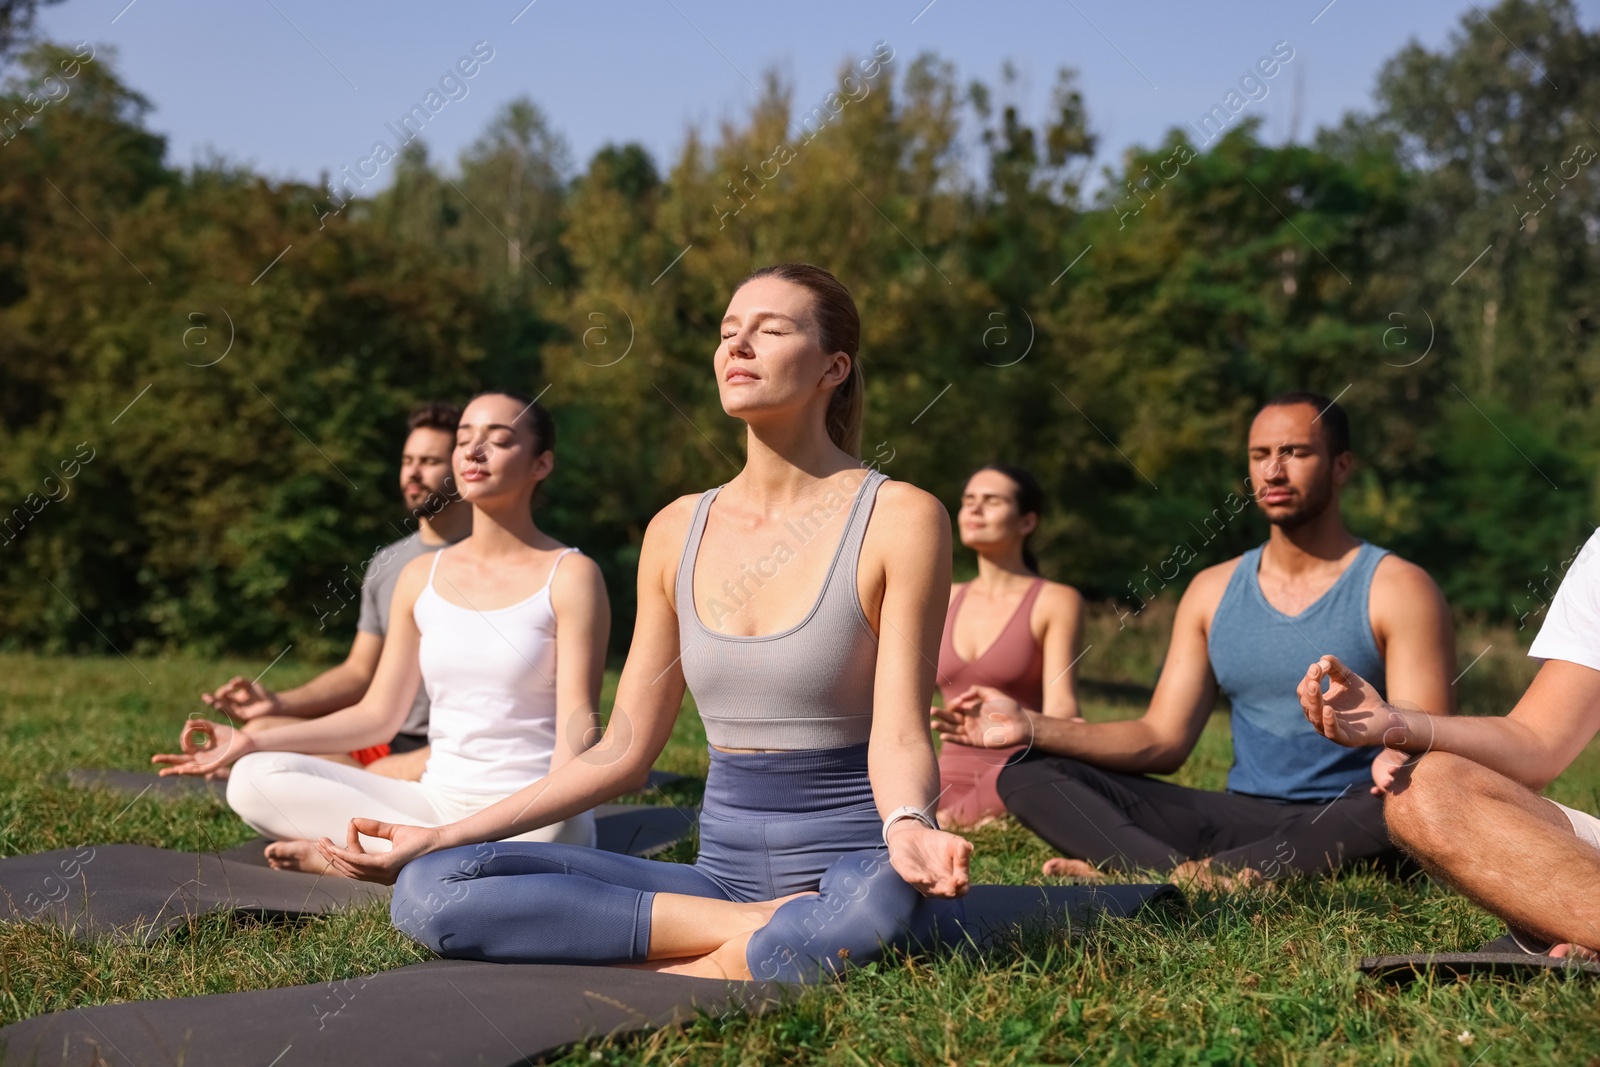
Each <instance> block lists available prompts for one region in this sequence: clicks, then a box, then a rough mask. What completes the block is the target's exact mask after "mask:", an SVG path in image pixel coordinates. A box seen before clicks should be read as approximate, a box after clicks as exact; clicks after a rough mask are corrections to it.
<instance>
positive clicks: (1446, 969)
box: [1357, 952, 1600, 985]
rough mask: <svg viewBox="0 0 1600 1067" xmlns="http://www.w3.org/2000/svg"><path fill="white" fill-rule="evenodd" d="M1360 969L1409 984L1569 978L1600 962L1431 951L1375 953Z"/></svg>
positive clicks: (1595, 970) (1598, 969) (1590, 973)
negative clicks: (1421, 980)
mask: <svg viewBox="0 0 1600 1067" xmlns="http://www.w3.org/2000/svg"><path fill="white" fill-rule="evenodd" d="M1357 969H1358V970H1360V971H1361V972H1362V973H1363V974H1367V975H1370V976H1371V977H1373V978H1376V979H1378V980H1379V981H1380V982H1387V983H1389V984H1390V985H1407V984H1409V983H1411V982H1414V981H1416V980H1417V979H1419V978H1423V977H1426V976H1428V975H1433V976H1435V977H1438V978H1453V979H1464V978H1477V977H1485V976H1487V977H1494V978H1507V979H1511V980H1513V981H1523V982H1525V981H1528V980H1529V979H1532V978H1534V977H1536V976H1537V975H1541V974H1550V973H1554V974H1560V975H1564V976H1567V977H1573V978H1577V977H1594V976H1596V975H1600V963H1589V962H1586V961H1583V960H1569V959H1556V958H1554V957H1551V956H1542V955H1535V954H1533V953H1529V952H1429V953H1424V954H1422V955H1417V956H1372V957H1368V958H1367V959H1364V960H1362V961H1361V962H1360V963H1359V964H1358V965H1357Z"/></svg>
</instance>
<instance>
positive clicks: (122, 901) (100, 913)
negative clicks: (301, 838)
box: [0, 845, 390, 941]
mask: <svg viewBox="0 0 1600 1067" xmlns="http://www.w3.org/2000/svg"><path fill="white" fill-rule="evenodd" d="M389 892H390V891H389V889H388V887H387V886H379V885H373V884H371V883H367V882H355V881H352V880H350V879H348V878H325V877H320V876H318V875H314V874H298V873H294V872H291V871H274V870H271V869H270V868H267V867H257V866H254V865H251V864H246V863H237V862H234V861H233V860H225V859H223V858H222V857H220V856H217V855H214V854H211V853H203V852H201V853H195V852H171V851H169V850H167V849H164V848H153V847H151V846H150V845H90V846H86V847H84V848H79V849H58V850H56V851H54V852H39V853H35V854H33V855H30V856H11V857H8V858H6V859H3V860H0V917H3V918H6V919H11V920H13V921H34V922H50V923H55V924H56V925H58V926H62V927H64V928H66V930H67V931H68V932H69V933H71V934H73V935H74V936H76V937H92V936H99V935H111V936H120V937H133V938H138V939H142V940H145V941H151V940H154V939H155V938H156V937H158V936H160V934H161V933H162V931H164V930H167V929H170V928H172V927H174V926H181V925H183V924H184V923H185V922H186V921H187V920H188V917H189V916H191V915H200V914H204V913H206V912H212V911H245V912H253V913H255V914H259V915H264V916H269V917H286V916H296V915H306V914H315V913H318V912H324V911H330V910H332V909H334V908H339V907H344V906H347V905H349V904H353V903H359V902H361V901H366V900H383V899H387V898H388V896H389Z"/></svg>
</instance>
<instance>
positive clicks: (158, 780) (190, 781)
mask: <svg viewBox="0 0 1600 1067" xmlns="http://www.w3.org/2000/svg"><path fill="white" fill-rule="evenodd" d="M683 777H684V776H683V775H681V774H673V773H672V772H671V771H651V772H650V784H649V786H646V787H645V789H648V788H650V786H656V787H660V786H664V785H671V784H672V783H673V782H681V781H683ZM67 782H68V784H69V785H72V786H74V787H76V788H78V789H109V790H110V791H111V792H113V793H120V794H122V795H123V796H126V797H141V796H144V795H146V794H148V795H150V796H157V797H189V796H214V797H216V798H217V799H218V800H223V799H224V798H226V797H227V795H228V783H227V782H226V781H225V780H222V779H217V780H215V781H211V780H207V779H205V778H200V777H196V776H194V775H181V774H169V775H167V777H165V778H162V777H161V776H160V775H158V774H156V773H155V772H154V771H120V770H112V769H99V768H93V769H84V768H80V769H78V770H73V771H68V772H67ZM640 792H644V790H640Z"/></svg>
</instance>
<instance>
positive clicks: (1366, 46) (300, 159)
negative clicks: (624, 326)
mask: <svg viewBox="0 0 1600 1067" xmlns="http://www.w3.org/2000/svg"><path fill="white" fill-rule="evenodd" d="M1483 9H1484V10H1488V6H1487V5H1483ZM1581 10H1582V11H1583V15H1582V18H1583V21H1584V24H1585V25H1586V26H1589V27H1591V28H1592V27H1593V26H1594V25H1595V24H1596V22H1597V21H1600V0H1584V3H1583V4H1582V7H1581ZM1463 13H1474V6H1473V4H1471V3H1462V2H1458V0H1403V2H1396V0H1334V2H1333V3H1332V4H1331V5H1329V4H1328V3H1327V0H1278V2H1265V0H1238V2H1227V3H1199V2H1183V3H1180V2H1176V0H1166V2H1160V3H1154V2H1131V0H1128V2H1117V0H1060V2H1057V3H1042V2H1033V3H992V2H991V3H983V2H979V0H934V2H933V3H932V4H931V5H929V4H928V3H927V0H866V2H863V0H857V2H854V3H851V2H843V0H808V2H804V3H797V2H787V3H773V2H767V3H754V2H751V3H743V4H732V3H718V2H714V0H630V2H623V0H590V2H579V0H535V2H534V3H532V4H531V5H530V4H528V3H527V0H492V2H487V0H486V2H481V3H474V4H471V5H448V4H443V3H429V4H422V3H415V2H388V3H377V2H372V0H369V2H364V3H355V2H345V3H315V2H313V0H231V2H228V3H217V2H215V0H211V2H206V0H134V2H133V3H132V4H131V5H130V4H129V3H128V0H68V2H67V3H65V4H63V5H61V6H59V7H52V8H48V9H46V10H45V11H44V12H43V14H42V16H41V19H40V22H41V26H42V28H43V30H44V31H45V32H46V34H47V35H48V36H50V37H52V38H54V39H57V40H61V41H65V42H69V43H76V42H78V41H80V40H88V41H90V42H93V43H96V44H101V43H109V44H113V45H115V46H116V47H117V49H118V52H119V55H118V61H117V65H118V69H119V70H120V72H121V74H122V76H123V77H124V79H125V80H126V81H127V82H128V83H129V84H131V85H132V86H133V87H134V88H136V89H138V90H139V91H140V92H143V93H144V94H145V95H146V96H148V97H149V98H150V99H151V101H152V102H153V103H154V104H155V110H154V113H153V114H152V115H151V117H150V123H151V125H152V126H153V127H154V128H155V129H156V130H158V131H159V132H161V133H164V134H166V135H167V136H168V138H169V160H170V161H171V162H173V163H175V164H177V165H180V166H184V165H188V164H190V163H192V162H195V161H197V160H200V159H203V158H204V157H205V156H206V154H207V153H208V152H210V151H215V152H218V153H220V154H222V155H223V156H225V157H227V158H229V159H232V160H234V161H236V162H242V163H247V164H249V165H251V166H252V167H254V168H255V169H256V170H257V171H259V172H262V173H265V174H267V175H269V176H273V177H279V178H297V179H301V180H305V181H315V180H316V179H317V177H318V174H319V173H320V172H322V171H324V170H326V171H329V172H336V171H337V170H338V169H339V167H340V166H341V165H344V164H350V165H351V166H352V167H353V166H354V165H355V163H356V161H357V160H359V159H361V158H362V157H364V156H366V155H367V154H368V153H369V152H370V151H371V149H372V146H373V142H374V141H376V140H378V139H387V140H389V141H390V142H391V143H392V142H393V140H394V138H393V137H392V136H388V135H387V134H386V130H385V125H384V124H385V123H386V122H395V121H398V119H399V118H400V116H401V115H402V114H403V113H405V112H406V111H407V110H408V108H409V107H410V106H411V104H413V103H415V102H420V101H421V100H422V98H423V96H424V94H425V93H426V92H427V91H428V89H430V88H432V87H434V86H435V85H436V84H437V83H438V81H439V79H440V77H441V75H443V74H445V73H446V72H447V71H448V70H449V69H450V68H451V67H452V65H453V64H455V63H456V61H457V60H458V59H459V58H461V57H463V56H466V55H468V53H469V52H470V51H471V50H472V46H473V44H474V43H475V42H478V41H484V42H487V44H488V46H489V47H490V48H492V49H493V50H494V58H493V59H492V60H490V61H489V63H488V64H487V65H484V66H483V67H482V68H481V69H480V70H479V71H478V73H477V74H476V76H475V77H473V78H472V79H471V80H470V81H468V82H467V83H466V84H467V95H466V96H465V97H464V98H462V99H459V100H457V101H453V102H451V103H449V104H448V105H447V106H446V107H445V108H444V109H443V110H441V111H440V112H439V113H438V114H437V115H435V116H434V117H433V118H432V119H431V120H430V122H429V123H428V126H427V129H426V131H425V133H424V139H425V140H426V141H427V142H428V145H429V148H430V150H431V151H432V153H433V156H434V158H435V160H436V161H437V160H444V161H447V162H448V163H450V164H451V165H452V166H453V164H454V161H455V158H456V155H457V154H458V153H459V152H460V150H461V149H462V148H464V147H465V146H466V145H467V144H468V143H469V142H471V141H472V140H473V138H475V137H476V136H477V135H478V134H479V133H480V132H481V131H482V129H483V127H484V125H485V124H486V123H487V122H488V120H489V118H490V116H491V115H492V114H493V113H494V111H495V109H496V108H497V107H498V106H499V105H500V104H502V103H504V102H505V101H507V100H510V99H512V98H514V97H516V96H519V95H521V94H527V95H529V96H530V97H532V98H533V99H534V100H535V101H536V102H537V103H538V104H539V105H540V106H541V107H543V108H544V109H545V111H546V112H547V114H548V115H549V116H550V118H551V121H552V125H553V126H554V127H555V129H556V130H557V131H559V132H560V133H561V134H562V135H564V136H565V137H566V139H567V141H568V143H569V144H570V145H571V147H572V155H573V161H574V163H575V164H576V165H577V166H579V167H581V166H582V165H583V164H584V162H585V161H587V159H588V158H589V157H590V156H591V155H592V154H593V153H594V152H595V150H597V149H598V148H600V147H601V146H602V145H604V144H606V143H607V142H624V141H639V142H641V143H643V144H644V145H646V146H647V147H648V148H649V149H650V151H651V153H652V154H653V155H654V156H655V158H656V160H657V163H658V165H660V166H662V168H663V169H665V168H666V166H668V165H669V164H670V162H671V160H672V159H673V158H674V157H675V155H676V153H677V150H678V148H679V147H680V146H681V145H682V143H683V138H684V134H685V132H686V130H688V129H689V128H691V127H695V128H698V129H700V130H701V131H703V132H705V133H707V134H714V133H715V131H716V128H717V125H718V123H719V122H720V121H722V120H724V119H734V120H739V119H742V118H743V117H744V116H745V114H746V113H747V110H748V108H749V106H750V104H751V102H752V101H753V100H754V99H755V96H756V90H755V88H754V85H758V84H759V83H760V80H761V73H762V71H763V70H765V69H767V68H770V67H776V68H777V69H778V70H779V71H780V72H781V73H783V74H784V75H785V76H786V77H787V78H788V79H789V80H790V82H791V83H792V84H793V85H794V86H795V91H796V102H797V104H799V103H804V104H806V105H810V104H812V103H815V102H819V101H820V100H821V99H822V98H823V96H824V95H825V94H826V93H827V92H828V91H829V90H830V89H832V88H834V87H835V86H836V85H837V79H838V72H839V68H840V64H841V63H842V62H843V61H844V59H845V58H846V57H847V56H848V55H855V56H858V57H860V56H865V55H866V54H868V53H869V52H870V51H871V50H872V47H873V44H874V42H876V41H879V40H883V41H886V42H888V43H889V44H890V45H891V46H892V47H893V48H894V50H895V53H896V58H895V61H894V63H893V64H892V66H897V67H900V68H901V69H903V68H904V66H905V64H906V63H907V62H908V61H909V60H910V59H911V58H912V57H914V56H915V55H917V54H918V53H920V52H923V51H925V50H933V51H936V52H937V53H939V54H940V55H941V56H942V57H944V58H945V59H948V60H950V61H952V62H953V63H954V64H955V66H956V69H957V73H958V76H959V78H960V79H961V81H962V83H963V84H964V83H965V82H966V81H968V80H970V79H972V78H978V79H981V80H983V81H985V82H987V83H989V84H990V85H991V87H997V86H998V83H999V73H1000V67H1001V64H1002V63H1003V62H1004V61H1005V60H1007V59H1010V60H1012V61H1013V62H1014V63H1015V64H1016V66H1017V68H1018V69H1019V70H1020V71H1021V73H1022V75H1023V81H1022V83H1021V85H1020V87H1019V89H1018V100H1017V101H1016V102H1017V103H1019V104H1020V106H1021V107H1022V109H1023V113H1024V115H1025V116H1027V117H1028V118H1030V119H1033V120H1035V121H1037V120H1038V119H1040V118H1041V117H1042V116H1043V114H1044V109H1045V107H1046V105H1047V103H1048V94H1049V91H1050V88H1051V86H1052V84H1053V82H1054V80H1055V71H1056V69H1057V68H1058V67H1061V66H1063V65H1065V66H1072V67H1076V68H1077V69H1078V70H1079V71H1080V73H1081V78H1082V84H1083V87H1084V91H1085V96H1086V98H1087V105H1088V109H1089V115H1090V118H1091V121H1092V123H1093V126H1094V128H1095V130H1096V131H1097V132H1098V133H1099V134H1100V135H1101V138H1102V140H1101V160H1102V161H1107V160H1115V159H1116V158H1117V156H1118V155H1119V154H1120V152H1121V151H1122V149H1124V148H1126V147H1127V146H1128V145H1130V144H1135V143H1140V144H1146V145H1149V144H1153V143H1155V142H1156V141H1158V140H1159V139H1160V138H1161V137H1162V135H1163V133H1164V132H1165V131H1166V130H1167V129H1168V128H1169V127H1171V126H1173V125H1176V124H1180V123H1185V122H1189V121H1193V120H1196V119H1198V117H1199V116H1200V114H1201V113H1202V112H1204V111H1205V110H1206V109H1207V108H1208V107H1209V106H1210V105H1211V104H1213V103H1216V102H1219V101H1220V100H1221V99H1222V97H1223V96H1224V95H1225V94H1226V93H1227V91H1228V90H1229V89H1230V88H1233V87H1234V86H1235V85H1236V84H1237V82H1238V80H1239V78H1240V76H1241V74H1243V73H1244V72H1245V71H1246V69H1247V68H1248V67H1250V66H1251V65H1252V64H1253V63H1255V61H1256V60H1257V59H1258V58H1259V57H1261V56H1263V55H1265V54H1267V53H1268V52H1270V51H1271V48H1272V46H1273V44H1274V43H1275V42H1277V41H1287V42H1288V43H1289V45H1290V46H1291V47H1292V48H1293V49H1294V52H1295V58H1294V59H1293V60H1292V62H1290V63H1289V64H1288V66H1287V67H1286V68H1285V69H1284V71H1283V72H1282V73H1281V74H1280V75H1279V76H1278V77H1277V78H1275V79H1274V80H1273V81H1272V82H1270V83H1269V84H1268V90H1269V91H1268V95H1267V96H1266V97H1265V98H1264V99H1261V100H1260V101H1259V102H1258V103H1252V104H1251V105H1250V107H1249V113H1251V114H1257V115H1260V116H1261V117H1262V118H1263V119H1264V120H1265V127H1264V130H1263V133H1264V136H1265V137H1266V138H1267V139H1268V140H1269V141H1281V140H1283V139H1284V138H1286V137H1287V136H1288V134H1289V130H1290V123H1291V116H1292V114H1293V113H1294V110H1295V104H1294V100H1295V96H1296V85H1297V84H1298V85H1299V91H1300V94H1301V103H1300V112H1301V121H1300V127H1299V136H1300V139H1301V140H1304V139H1306V138H1307V137H1308V136H1309V134H1310V133H1311V131H1312V130H1314V129H1315V128H1316V127H1317V126H1318V125H1325V124H1330V123H1333V122H1335V121H1337V120H1338V118H1339V117H1340V116H1341V115H1342V114H1343V113H1344V112H1345V111H1347V110H1350V109H1364V108H1366V107H1367V106H1369V103H1370V99H1371V91H1372V87H1373V84H1374V79H1375V77H1376V74H1377V71H1378V68H1379V66H1380V64H1381V63H1382V62H1383V61H1384V60H1385V59H1386V58H1387V57H1389V56H1391V55H1393V54H1394V53H1395V52H1396V51H1397V50H1398V49H1399V48H1400V47H1401V46H1402V45H1404V44H1405V43H1406V42H1407V41H1408V40H1410V39H1413V38H1415V39H1417V40H1420V41H1421V42H1422V43H1423V44H1424V45H1426V46H1428V47H1430V48H1437V47H1439V46H1441V45H1442V44H1443V43H1444V42H1445V40H1446V39H1447V37H1448V35H1449V33H1450V31H1451V30H1452V28H1453V27H1455V26H1456V24H1457V23H1458V20H1459V19H1460V18H1461V16H1462V14H1463ZM1473 17H1474V18H1476V17H1479V16H1478V15H1477V14H1476V13H1474V14H1473ZM1313 20H1315V21H1313ZM1297 79H1298V83H1297ZM752 83H754V85H753V84H752ZM388 175H389V172H388V171H387V170H386V171H385V173H384V175H383V176H382V177H381V178H380V184H382V183H386V182H387V181H388ZM369 191H370V190H369Z"/></svg>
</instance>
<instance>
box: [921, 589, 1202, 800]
mask: <svg viewBox="0 0 1600 1067" xmlns="http://www.w3.org/2000/svg"><path fill="white" fill-rule="evenodd" d="M1231 574H1232V566H1231V565H1230V564H1221V565H1219V566H1216V567H1211V568H1208V569H1207V570H1205V571H1202V572H1201V573H1200V574H1198V575H1196V576H1195V580H1194V581H1193V582H1191V583H1190V585H1189V588H1188V590H1187V591H1186V592H1185V593H1184V594H1183V600H1182V601H1180V602H1179V604H1178V614H1177V619H1176V620H1175V621H1174V623H1173V626H1172V640H1171V643H1170V644H1169V645H1168V647H1167V660H1166V663H1165V665H1164V666H1163V667H1162V669H1161V678H1160V680H1159V681H1157V683H1156V691H1155V695H1154V696H1153V697H1152V698H1151V701H1150V708H1149V710H1148V711H1146V712H1145V713H1144V715H1142V716H1140V717H1139V718H1137V719H1130V720H1126V721H1122V722H1075V721H1073V720H1071V719H1061V718H1056V717H1054V716H1045V715H1041V714H1038V713H1037V712H1035V711H1032V710H1020V709H1017V708H1016V704H1015V702H1014V701H1010V700H1008V699H1007V698H1006V697H1004V695H1003V694H1001V693H1000V692H999V691H998V690H994V689H989V688H987V687H981V686H980V687H974V691H973V692H974V694H975V695H974V696H973V697H971V698H969V699H967V700H963V699H961V698H958V699H957V700H956V701H954V702H953V705H952V707H950V708H940V709H936V710H935V712H934V726H935V728H936V729H938V730H939V732H940V734H942V735H943V736H944V737H945V739H946V740H948V741H954V742H956V743H958V744H969V745H980V746H986V747H1003V746H1005V745H1009V744H1018V743H1025V744H1031V745H1032V747H1034V748H1036V749H1039V750H1041V751H1044V752H1048V753H1051V754H1052V755H1057V756H1070V757H1072V758H1073V759H1080V760H1083V761H1084V762H1085V763H1092V764H1094V765H1095V766H1096V767H1101V768H1104V769H1105V770H1109V771H1119V772H1122V773H1124V774H1170V773H1171V772H1173V771H1175V770H1177V769H1178V768H1179V767H1181V766H1183V762H1184V760H1186V759H1188V758H1189V753H1190V752H1191V751H1193V749H1194V745H1195V742H1196V741H1197V740H1199V738H1200V731H1201V730H1202V729H1204V728H1205V724H1206V718H1207V717H1208V716H1209V715H1210V713H1211V709H1212V708H1213V707H1214V706H1215V704H1216V698H1217V680H1216V676H1215V675H1214V674H1213V673H1212V671H1211V656H1210V653H1209V651H1208V650H1207V648H1206V633H1207V631H1208V628H1209V627H1210V624H1211V616H1212V615H1213V614H1214V613H1215V612H1216V608H1217V604H1218V603H1219V602H1220V601H1221V599H1222V593H1223V591H1224V590H1225V589H1226V588H1227V585H1228V578H1229V576H1230V575H1231ZM980 702H981V704H982V706H981V708H980V707H979V706H978V705H979V704H980ZM1020 717H1025V719H1023V718H1020ZM1003 720H1004V721H1003Z"/></svg>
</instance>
